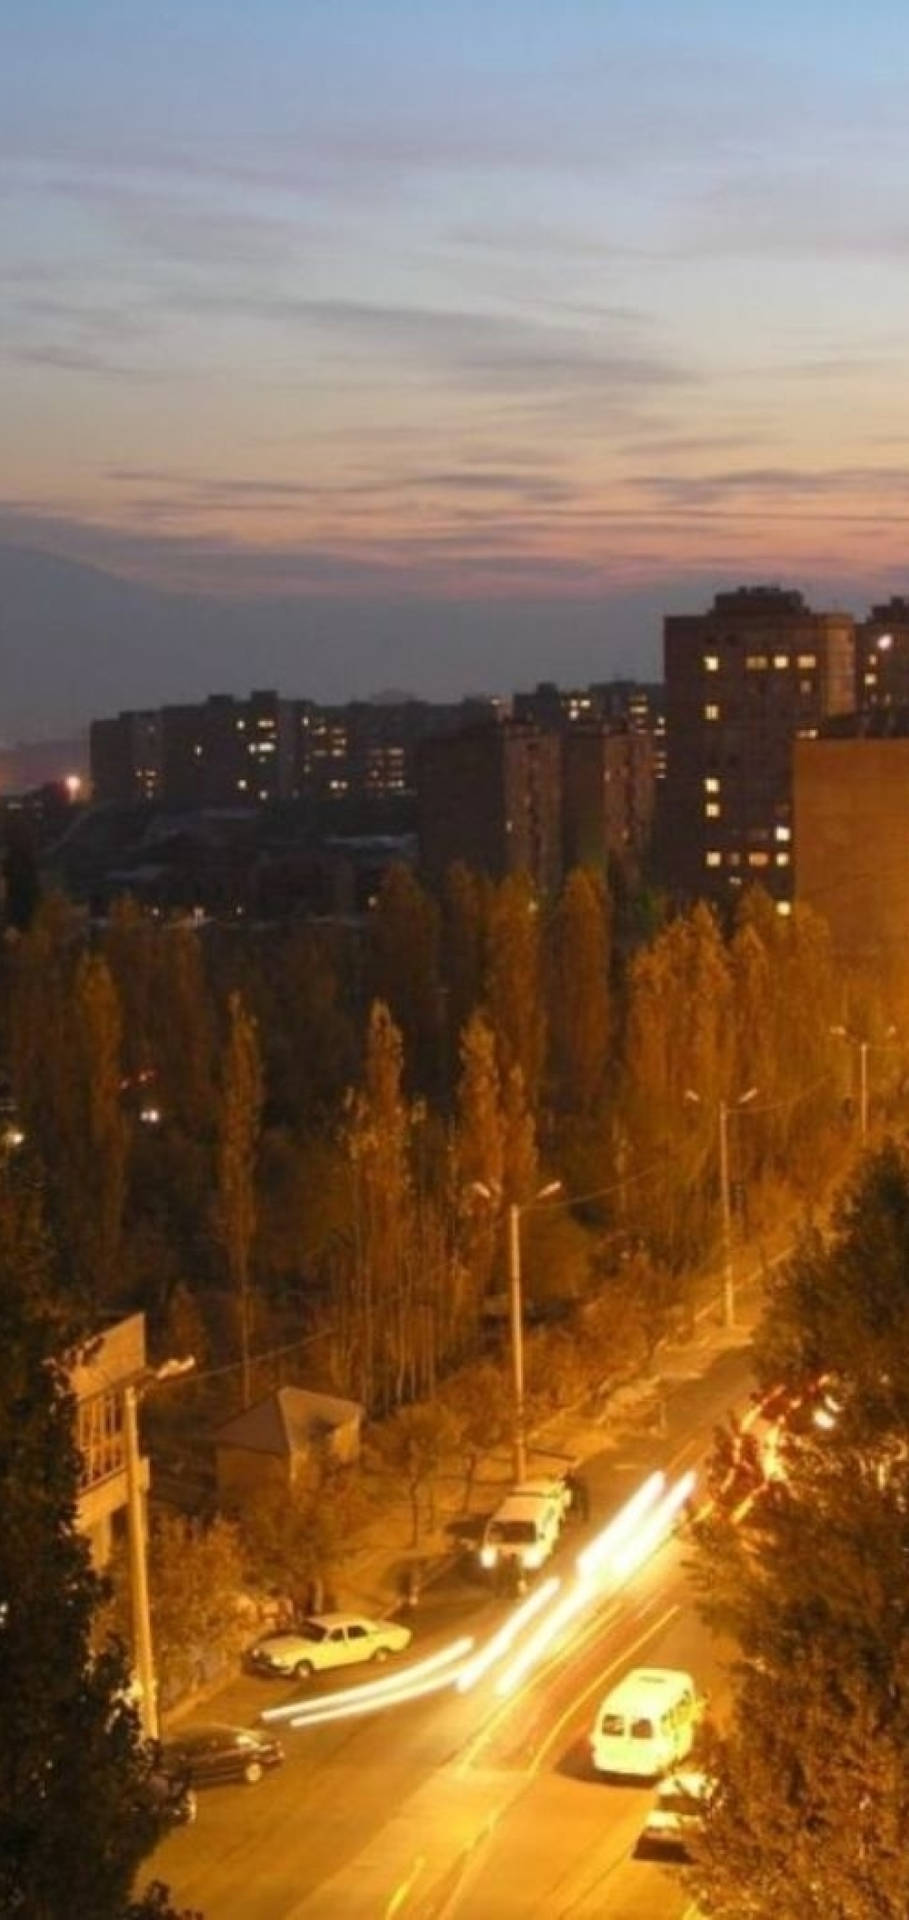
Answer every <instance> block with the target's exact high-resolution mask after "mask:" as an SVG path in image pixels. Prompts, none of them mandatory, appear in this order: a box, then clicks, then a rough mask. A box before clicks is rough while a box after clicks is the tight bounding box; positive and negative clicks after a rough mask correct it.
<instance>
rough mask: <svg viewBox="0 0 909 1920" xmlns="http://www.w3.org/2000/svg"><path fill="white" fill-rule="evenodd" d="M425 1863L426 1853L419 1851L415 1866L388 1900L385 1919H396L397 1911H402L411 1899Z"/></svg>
mask: <svg viewBox="0 0 909 1920" xmlns="http://www.w3.org/2000/svg"><path fill="white" fill-rule="evenodd" d="M425 1865H426V1856H425V1854H422V1853H418V1854H417V1857H416V1859H415V1861H414V1863H413V1866H412V1867H411V1869H410V1872H409V1874H408V1875H407V1878H406V1880H402V1881H401V1883H400V1886H397V1887H396V1888H395V1890H394V1893H393V1894H392V1896H391V1899H390V1900H389V1902H388V1905H387V1907H386V1909H385V1920H394V1915H395V1914H396V1913H400V1911H401V1908H402V1907H403V1905H404V1903H405V1901H406V1900H409V1898H410V1895H411V1893H412V1891H413V1889H414V1887H415V1885H416V1883H417V1881H418V1880H419V1878H420V1875H421V1873H422V1871H423V1868H424V1867H425Z"/></svg>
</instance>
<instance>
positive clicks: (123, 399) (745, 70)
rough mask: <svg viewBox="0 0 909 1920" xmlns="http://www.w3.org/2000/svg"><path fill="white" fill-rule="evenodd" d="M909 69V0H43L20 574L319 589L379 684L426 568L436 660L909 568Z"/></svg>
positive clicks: (243, 591)
mask: <svg viewBox="0 0 909 1920" xmlns="http://www.w3.org/2000/svg"><path fill="white" fill-rule="evenodd" d="M907 79H909V8H906V7H905V5H904V4H903V3H902V0H892V4H891V3H890V0H865V4H864V5H862V6H861V7H859V5H858V4H844V0H824V4H821V3H820V0H818V3H817V4H816V3H815V0H786V4H781V0H764V4H762V6H761V7H760V8H752V7H750V6H748V7H746V6H745V5H744V4H742V3H741V0H721V3H718V4H710V3H709V0H689V4H687V5H686V6H685V7H684V8H682V7H680V6H678V4H677V0H665V3H663V0H636V4H626V0H558V3H557V0H545V3H544V0H497V4H496V5H495V6H493V5H491V4H490V0H450V4H449V5H447V6H444V5H442V4H440V0H423V4H417V3H416V0H359V3H357V0H258V5H257V7H256V8H252V7H250V6H249V5H248V0H244V4H243V5H240V4H238V3H237V0H184V4H182V5H180V6H179V7H177V6H174V5H172V4H170V0H160V3H156V5H155V6H154V7H150V6H148V4H147V0H143V4H141V5H140V4H138V0H28V4H27V5H26V4H25V0H11V10H10V11H8V12H7V13H6V15H5V22H4V34H3V58H2V61H0V245H2V256H0V257H2V262H3V286H4V299H3V302H2V307H0V418H2V420H3V423H4V431H3V438H2V449H3V453H2V466H0V609H2V582H3V566H2V547H3V546H4V545H5V546H6V547H15V548H20V549H21V548H31V549H37V550H39V551H40V552H43V553H46V554H48V555H50V556H55V557H57V558H58V559H67V560H70V561H78V562H82V563H88V564H90V565H92V566H95V567H100V568H102V569H104V570H107V571H108V572H111V573H113V574H114V575H118V576H123V577H125V578H127V579H128V580H130V581H132V582H134V583H139V584H141V585H142V586H144V587H151V588H155V589H164V590H168V591H175V592H178V593H180V594H182V595H186V594H189V595H199V594H201V595H205V596H215V598H216V599H217V600H218V601H219V602H220V603H222V605H225V606H235V605H242V606H243V607H244V608H248V607H250V606H253V607H259V608H261V610H262V620H263V632H267V631H269V618H270V615H269V607H272V608H273V607H274V605H275V604H276V603H278V602H279V601H280V603H281V604H282V607H283V608H285V609H286V607H287V604H288V602H291V603H296V602H299V603H300V604H301V606H303V607H305V606H307V605H310V604H311V605H313V606H315V607H318V608H321V609H323V610H324V608H325V607H326V606H327V607H329V608H330V609H331V619H330V622H329V626H330V632H331V635H332V636H333V639H332V649H333V657H334V665H335V678H336V679H339V678H340V679H346V681H347V682H348V684H349V691H350V693H351V694H354V693H357V694H360V693H362V692H364V691H367V690H368V689H367V688H365V687H364V686H363V684H361V683H362V678H363V674H364V673H366V672H368V673H369V674H370V675H371V676H372V678H373V680H374V681H377V683H378V684H381V682H382V678H383V676H382V664H383V663H382V660H381V658H379V659H376V647H375V646H373V647H372V649H371V650H370V648H369V647H368V645H367V646H366V647H365V650H364V640H363V636H364V634H367V635H368V633H369V627H370V615H371V610H375V615H376V629H375V630H376V632H380V631H381V630H382V622H383V619H384V620H385V622H386V624H387V619H388V610H389V609H390V608H395V607H398V608H400V607H402V606H406V607H407V608H408V622H409V627H410V628H411V629H412V628H413V627H414V625H416V626H417V627H419V610H420V608H421V607H422V608H425V609H426V623H427V625H426V630H427V635H428V638H427V641H426V644H425V645H424V646H423V647H422V648H421V649H420V650H419V652H418V653H417V654H415V656H414V663H413V664H414V668H415V671H416V673H417V678H418V679H419V678H422V682H423V684H421V685H417V686H416V687H415V690H416V691H420V692H427V693H433V692H438V691H440V690H441V691H446V692H451V691H453V690H454V683H455V682H457V681H460V684H461V685H462V686H463V685H468V684H473V685H476V684H478V679H479V676H480V675H481V674H483V671H484V667H485V680H486V683H487V684H492V683H493V682H494V681H495V678H496V666H497V659H496V650H497V647H498V640H497V638H496V636H502V635H505V636H506V638H507V637H508V636H510V638H511V640H512V641H515V636H516V635H517V634H519V632H520V629H521V622H522V618H523V613H522V610H524V612H526V613H527V615H528V616H529V617H528V619H527V622H526V630H527V631H528V632H531V631H532V633H533V634H534V635H535V636H536V639H535V641H534V646H533V648H531V650H530V652H529V653H528V656H527V660H526V665H527V668H528V670H529V671H528V674H527V675H525V676H524V678H525V682H526V680H527V679H528V678H530V677H532V676H533V674H534V673H537V674H538V673H539V672H545V671H546V670H547V667H548V669H549V671H550V672H551V674H552V677H556V678H560V679H562V680H566V679H567V678H570V677H571V676H572V673H574V674H575V676H576V677H581V676H582V675H583V672H584V669H585V668H586V669H588V670H590V672H589V675H588V677H597V675H596V674H595V672H593V669H594V665H595V663H594V660H593V653H592V650H591V648H590V645H589V644H588V641H587V640H585V641H584V643H583V644H581V643H580V642H579V643H578V645H577V647H575V648H574V649H573V648H572V646H571V645H569V646H568V647H567V648H566V647H565V646H564V645H563V647H562V649H561V651H560V650H559V647H558V645H557V644H556V642H557V638H558V635H559V633H562V634H563V635H564V633H565V632H566V631H578V632H583V633H584V634H589V633H590V632H592V631H595V624H596V623H595V620H594V619H593V615H594V614H596V613H598V612H600V611H601V612H602V617H603V631H604V633H605V632H606V630H607V628H608V617H609V609H610V607H614V606H617V605H619V606H624V607H626V608H627V607H633V606H635V605H638V606H639V608H640V609H644V610H646V612H641V613H640V617H639V619H638V627H637V628H635V627H634V622H633V621H632V622H631V626H629V627H628V633H629V634H630V636H631V637H630V640H629V641H628V642H627V644H626V645H625V654H624V656H623V657H622V658H621V659H616V660H615V661H613V662H610V661H609V659H608V658H607V657H606V654H604V655H603V658H602V660H601V662H600V671H599V676H598V677H605V673H606V672H607V671H609V670H610V667H611V666H615V667H616V668H621V669H622V670H627V669H633V668H634V666H635V664H638V665H640V666H641V667H645V668H646V667H649V668H651V669H658V635H659V629H658V617H657V612H656V609H657V608H658V607H660V606H663V607H664V608H665V610H667V611H670V610H672V608H673V607H677V606H691V605H700V604H705V603H706V601H707V599H708V598H709V595H710V593H711V592H712V591H713V588H714V587H716V586H722V585H724V584H727V583H729V582H730V581H736V582H737V581H739V580H752V579H763V580H767V579H772V580H779V581H783V582H785V583H786V584H791V585H798V586H802V587H803V588H804V589H805V590H806V592H807V593H808V594H809V596H810V597H811V598H812V600H813V601H814V603H815V604H817V605H820V606H824V605H834V604H839V605H843V604H851V605H854V606H855V607H856V608H857V610H862V609H863V608H865V607H867V605H868V604H869V602H870V601H871V600H872V599H880V598H882V597H885V596H886V595H887V594H889V593H890V592H893V591H900V590H905V589H906V587H907V584H909V566H907V565H906V563H905V559H904V554H905V544H906V533H905V522H906V517H907V508H906V497H907V478H909V378H907V371H909V368H907V361H909V274H907V266H909V195H907V182H909V115H907V113H906V105H905V102H906V95H907ZM74 579H75V576H74ZM572 608H574V609H576V610H581V611H579V612H578V613H577V617H576V619H575V622H574V626H572V621H571V619H570V618H569V619H567V625H566V609H567V610H569V611H570V610H571V609H572ZM459 609H462V610H464V616H465V621H464V631H465V632H466V631H468V630H469V633H470V635H471V636H472V638H471V640H470V644H469V645H468V644H467V642H466V641H465V643H464V648H463V651H462V652H461V653H459V651H458V645H457V641H456V639H455V638H452V636H453V635H456V633H457V620H456V615H457V613H458V610H459ZM584 609H588V610H589V612H588V613H587V614H583V617H582V613H583V610H584ZM440 610H441V611H440ZM446 610H447V611H446ZM547 610H549V612H550V614H551V625H550V628H549V629H548V631H549V632H550V636H551V640H550V643H549V652H548V653H547V640H546V635H547ZM436 613H438V614H439V621H440V624H439V632H440V634H443V635H444V636H446V637H445V638H444V640H443V639H440V641H439V644H438V646H437V647H436V648H435V649H434V647H433V644H432V639H431V630H432V623H433V618H434V615H435V614H436ZM487 614H488V620H487V621H486V626H485V628H484V616H485V615H487ZM348 616H349V617H348ZM629 618H630V616H629ZM645 624H646V626H647V630H646V631H645V630H644V629H645ZM626 626H627V621H626ZM484 631H485V632H486V634H487V636H488V638H487V643H486V647H485V656H484V642H483V634H484ZM12 638H13V640H14V638H15V636H13V637H12ZM3 644H4V646H6V647H8V646H9V645H10V644H11V637H10V635H9V633H8V631H7V632H4V635H3ZM56 644H59V646H60V647H61V648H63V647H65V645H66V638H65V634H63V635H59V634H58V635H57V636H56V637H54V636H50V635H49V636H48V650H47V655H46V657H47V659H48V660H49V661H51V662H52V661H53V646H54V645H56ZM623 644H625V643H623ZM210 645H211V647H212V648H213V649H214V651H213V652H212V654H211V656H205V657H204V659H203V660H202V661H201V662H200V666H199V671H200V674H201V675H202V678H203V679H205V680H206V681H207V684H208V685H209V686H214V685H216V684H219V680H218V673H217V667H218V664H219V663H218V660H217V655H216V643H215V642H214V641H213V640H212V641H211V642H210ZM515 646H516V642H515V645H513V646H512V647H511V651H509V650H508V647H506V648H505V658H504V659H503V668H504V665H505V664H507V666H508V667H509V669H511V670H513V671H514V670H515V669H517V670H519V669H520V667H521V665H522V664H523V663H522V657H521V654H520V649H519V648H517V651H515ZM629 646H630V648H631V654H632V656H634V655H635V650H636V649H637V660H636V659H635V658H634V657H629V656H628V647H629ZM379 651H380V652H381V649H380V650H379ZM607 653H608V648H607ZM550 656H551V657H550ZM408 659H409V656H408ZM367 662H368V664H367ZM243 664H244V663H242V662H240V661H239V660H238V661H236V662H235V661H234V660H233V656H231V657H230V661H229V662H228V661H226V662H225V671H227V670H228V667H229V671H230V673H231V674H235V673H237V672H242V666H243ZM402 664H403V665H404V666H406V665H407V664H408V662H407V661H405V662H403V663H401V662H399V661H398V660H397V659H391V660H390V661H389V667H390V669H391V673H393V671H394V670H395V669H396V668H398V667H399V666H400V665H402ZM267 665H268V666H269V667H273V668H275V669H279V668H280V669H281V673H280V681H281V687H282V691H284V692H286V693H288V694H296V693H301V692H310V691H311V692H313V693H315V695H316V697H326V696H325V694H323V693H322V690H321V688H320V687H319V686H314V687H310V686H305V687H304V686H302V685H300V684H291V682H292V681H293V680H296V681H297V682H298V681H299V679H300V670H299V669H298V668H296V667H295V663H294V660H293V658H292V656H291V655H290V654H288V655H287V658H286V659H285V656H284V655H283V654H282V653H281V650H280V648H278V650H277V652H274V651H273V652H272V653H271V654H269V655H268V657H267ZM304 666H305V663H304ZM0 667H2V662H0ZM324 667H325V663H324V661H323V663H322V669H320V670H323V669H324ZM391 673H390V674H389V675H387V676H385V678H386V681H388V680H389V679H390V678H391ZM323 677H324V672H323ZM328 677H329V678H330V677H331V676H330V674H329V676H328ZM412 677H413V675H412ZM222 679H223V675H222ZM253 683H255V684H261V681H260V679H259V678H258V677H257V676H256V675H255V674H254V673H250V674H247V681H246V684H247V685H248V684H253ZM131 684H132V682H131V680H130V676H129V672H128V671H126V670H124V672H123V674H121V676H120V678H119V680H118V681H117V684H116V685H115V686H112V689H111V691H112V693H114V694H116V696H117V698H118V699H119V701H120V703H121V704H122V703H124V701H125V702H126V703H128V702H129V698H130V686H131ZM124 689H125V691H124ZM177 691H182V690H177V689H175V688H174V687H173V685H172V684H171V683H170V681H169V683H168V685H166V686H162V689H161V699H162V700H165V699H167V698H170V697H174V695H175V692H177ZM330 692H331V697H339V688H338V687H336V686H335V685H334V684H332V686H331V690H330ZM39 707H40V702H39V703H38V707H36V713H37V711H38V710H39ZM50 711H51V709H50V707H48V709H47V712H48V718H50ZM55 719H56V715H55Z"/></svg>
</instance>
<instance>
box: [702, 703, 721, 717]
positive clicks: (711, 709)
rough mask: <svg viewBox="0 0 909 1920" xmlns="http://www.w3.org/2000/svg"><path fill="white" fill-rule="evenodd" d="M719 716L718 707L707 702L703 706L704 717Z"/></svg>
mask: <svg viewBox="0 0 909 1920" xmlns="http://www.w3.org/2000/svg"><path fill="white" fill-rule="evenodd" d="M719 717H720V710H719V707H716V706H713V705H711V704H710V703H709V702H708V704H707V706H706V707H705V708H704V719H705V720H718V719H719Z"/></svg>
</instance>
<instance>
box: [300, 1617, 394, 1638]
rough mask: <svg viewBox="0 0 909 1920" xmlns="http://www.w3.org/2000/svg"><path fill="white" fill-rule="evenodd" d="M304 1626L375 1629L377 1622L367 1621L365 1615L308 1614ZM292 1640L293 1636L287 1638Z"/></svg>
mask: <svg viewBox="0 0 909 1920" xmlns="http://www.w3.org/2000/svg"><path fill="white" fill-rule="evenodd" d="M304 1625H305V1626H307V1627H309V1626H313V1627H375V1626H378V1625H379V1622H378V1621H377V1620H368V1619H367V1617H366V1615H365V1613H308V1614H307V1616H306V1619H305V1621H304ZM289 1637H290V1638H291V1639H293V1635H292V1634H291V1635H290V1636H289Z"/></svg>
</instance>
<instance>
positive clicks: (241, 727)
mask: <svg viewBox="0 0 909 1920" xmlns="http://www.w3.org/2000/svg"><path fill="white" fill-rule="evenodd" d="M234 725H235V726H236V729H237V732H238V733H245V731H246V721H245V720H236V721H235V722H234Z"/></svg>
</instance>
